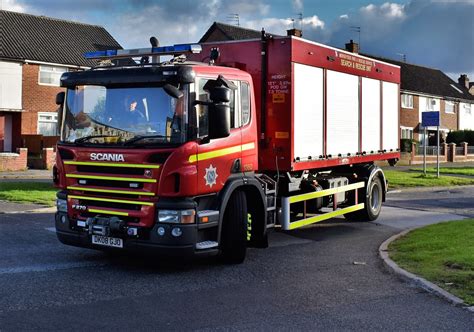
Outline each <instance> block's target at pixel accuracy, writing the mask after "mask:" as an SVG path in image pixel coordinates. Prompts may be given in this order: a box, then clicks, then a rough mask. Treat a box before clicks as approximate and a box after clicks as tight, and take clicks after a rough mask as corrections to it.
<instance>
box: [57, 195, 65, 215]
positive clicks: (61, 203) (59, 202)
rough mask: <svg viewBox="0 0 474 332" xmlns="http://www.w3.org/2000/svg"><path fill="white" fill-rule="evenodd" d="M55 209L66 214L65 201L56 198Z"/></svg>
mask: <svg viewBox="0 0 474 332" xmlns="http://www.w3.org/2000/svg"><path fill="white" fill-rule="evenodd" d="M56 207H57V208H58V212H67V201H66V200H65V199H59V198H58V199H57V200H56Z"/></svg>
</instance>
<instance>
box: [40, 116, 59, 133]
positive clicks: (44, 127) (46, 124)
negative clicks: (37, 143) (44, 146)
mask: <svg viewBox="0 0 474 332" xmlns="http://www.w3.org/2000/svg"><path fill="white" fill-rule="evenodd" d="M57 127H58V114H57V113H53V112H39V113H38V134H40V135H43V136H56V135H57Z"/></svg>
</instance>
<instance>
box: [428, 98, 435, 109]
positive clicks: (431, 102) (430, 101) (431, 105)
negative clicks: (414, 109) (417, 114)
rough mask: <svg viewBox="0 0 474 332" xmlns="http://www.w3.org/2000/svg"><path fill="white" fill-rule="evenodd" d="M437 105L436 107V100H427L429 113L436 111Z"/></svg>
mask: <svg viewBox="0 0 474 332" xmlns="http://www.w3.org/2000/svg"><path fill="white" fill-rule="evenodd" d="M435 105H436V100H435V99H434V98H426V110H427V111H434V107H435Z"/></svg>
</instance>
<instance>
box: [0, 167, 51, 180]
mask: <svg viewBox="0 0 474 332" xmlns="http://www.w3.org/2000/svg"><path fill="white" fill-rule="evenodd" d="M52 179H53V171H52V170H50V169H28V170H26V171H15V172H10V171H2V172H0V181H6V180H14V181H31V180H42V181H46V180H49V181H51V180H52Z"/></svg>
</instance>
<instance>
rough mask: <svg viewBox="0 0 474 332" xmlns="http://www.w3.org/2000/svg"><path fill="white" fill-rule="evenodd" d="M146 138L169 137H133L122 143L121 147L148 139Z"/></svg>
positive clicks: (161, 136) (158, 136) (159, 136)
mask: <svg viewBox="0 0 474 332" xmlns="http://www.w3.org/2000/svg"><path fill="white" fill-rule="evenodd" d="M148 138H171V136H166V135H140V136H135V137H133V138H131V139H129V140H128V141H126V142H124V143H123V145H130V144H133V143H136V142H138V141H141V140H144V139H148Z"/></svg>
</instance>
